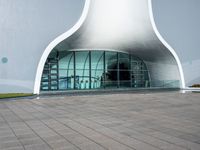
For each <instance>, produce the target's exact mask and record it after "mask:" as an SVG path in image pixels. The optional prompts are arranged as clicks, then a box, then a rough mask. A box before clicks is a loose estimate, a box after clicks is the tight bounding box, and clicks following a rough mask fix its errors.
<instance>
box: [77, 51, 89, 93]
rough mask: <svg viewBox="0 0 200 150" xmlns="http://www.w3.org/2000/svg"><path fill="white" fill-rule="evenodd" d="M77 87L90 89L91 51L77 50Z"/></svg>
mask: <svg viewBox="0 0 200 150" xmlns="http://www.w3.org/2000/svg"><path fill="white" fill-rule="evenodd" d="M75 55H76V84H75V88H76V89H89V84H90V83H89V81H90V80H89V52H88V51H87V52H76V53H75Z"/></svg>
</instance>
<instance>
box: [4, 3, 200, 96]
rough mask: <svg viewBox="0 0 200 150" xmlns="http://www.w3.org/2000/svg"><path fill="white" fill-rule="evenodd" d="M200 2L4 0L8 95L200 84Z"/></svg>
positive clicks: (5, 78)
mask: <svg viewBox="0 0 200 150" xmlns="http://www.w3.org/2000/svg"><path fill="white" fill-rule="evenodd" d="M199 7H200V2H199V1H198V0H191V1H187V0H175V1H174V0H170V1H168V0H166V1H156V0H85V1H83V0H68V1H66V0H59V1H54V0H43V1H40V0H34V1H31V0H28V1H27V0H19V1H14V0H6V1H5V0H0V59H1V62H0V93H8V92H24V93H26V92H29V93H30V92H32V93H35V94H39V93H40V91H58V90H59V91H60V90H84V89H91V90H92V89H111V88H112V89H113V88H132V89H133V90H134V88H154V87H156V88H185V87H187V86H191V85H192V84H194V83H200V76H199V75H200V51H199V50H198V42H199V39H200V38H199V35H200V34H199V33H200V31H199V29H198V27H199V23H200V21H199V20H197V19H196V18H199V16H198V12H199ZM171 14H173V15H171Z"/></svg>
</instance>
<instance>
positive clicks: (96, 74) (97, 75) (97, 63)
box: [91, 51, 104, 89]
mask: <svg viewBox="0 0 200 150" xmlns="http://www.w3.org/2000/svg"><path fill="white" fill-rule="evenodd" d="M103 61H104V52H103V51H94V52H91V68H92V69H91V88H92V89H96V88H103V76H104V62H103Z"/></svg>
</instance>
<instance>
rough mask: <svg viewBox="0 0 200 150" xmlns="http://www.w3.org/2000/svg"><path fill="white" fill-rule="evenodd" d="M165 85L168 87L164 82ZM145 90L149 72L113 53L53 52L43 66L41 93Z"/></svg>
mask: <svg viewBox="0 0 200 150" xmlns="http://www.w3.org/2000/svg"><path fill="white" fill-rule="evenodd" d="M74 54H75V56H74ZM90 54H91V57H90ZM104 54H105V57H104ZM74 57H75V64H74ZM90 58H91V60H90ZM104 58H105V62H104ZM90 62H91V64H90ZM90 65H91V66H90ZM74 67H75V69H76V70H75V73H76V74H75V75H74ZM90 67H91V68H90ZM104 67H105V70H104ZM90 69H91V70H90ZM90 73H91V74H90ZM90 75H91V78H90ZM74 80H75V83H74ZM90 82H91V83H90ZM165 85H166V86H170V85H172V83H171V82H166V83H165ZM149 86H150V81H149V72H148V70H147V67H146V65H145V63H144V62H143V61H142V60H141V59H139V58H138V57H135V56H130V54H126V53H119V52H114V51H109V52H104V51H91V52H89V51H77V52H72V51H67V52H66V51H62V52H57V51H53V52H52V53H51V54H50V55H49V57H48V59H47V61H46V63H45V66H44V70H43V75H42V80H41V90H67V89H74V87H75V89H90V88H91V89H99V88H118V87H119V88H124V87H133V88H140V87H149Z"/></svg>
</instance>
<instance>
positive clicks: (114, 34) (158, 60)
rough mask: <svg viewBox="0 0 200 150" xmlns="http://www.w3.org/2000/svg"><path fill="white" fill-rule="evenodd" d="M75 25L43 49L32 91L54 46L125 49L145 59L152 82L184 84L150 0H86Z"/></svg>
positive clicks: (173, 52) (176, 60)
mask: <svg viewBox="0 0 200 150" xmlns="http://www.w3.org/2000/svg"><path fill="white" fill-rule="evenodd" d="M87 11H88V12H87ZM87 13H88V15H87V17H86V14H87ZM82 23H83V25H82V26H81V24H82ZM77 24H78V26H80V28H79V29H78V28H77V27H78V26H76V25H75V27H73V28H72V29H71V30H70V31H68V32H67V33H65V34H63V35H61V36H60V37H58V38H57V39H55V41H53V42H52V43H51V44H50V45H49V46H48V47H47V49H46V50H45V52H44V54H43V56H42V59H41V61H40V65H39V66H38V72H37V76H36V82H35V83H36V84H35V91H34V92H35V93H39V87H40V85H39V84H40V79H41V74H42V69H43V66H44V63H45V60H46V58H47V57H48V54H49V53H50V52H51V50H52V49H53V48H54V47H53V46H56V47H55V49H58V50H60V51H62V50H69V49H89V50H93V49H94V50H98V49H113V50H120V51H126V52H129V53H132V54H134V55H136V56H139V57H140V58H142V59H143V60H144V61H145V62H146V64H147V66H148V68H149V71H150V74H151V79H152V80H153V81H154V80H180V81H181V85H180V87H184V77H183V74H182V68H181V64H180V61H179V59H178V56H177V55H176V53H175V51H174V50H173V49H172V48H171V47H170V46H169V45H168V44H167V43H166V42H165V41H164V40H163V39H162V37H161V36H160V34H159V33H158V31H157V29H156V27H155V24H154V20H153V15H152V10H151V1H148V0H118V1H115V0H109V1H108V0H101V1H100V0H93V1H89V0H87V1H86V5H85V11H84V12H83V16H82V17H81V19H80V21H79V22H78V23H77ZM76 30H77V31H76ZM75 31H76V32H75ZM69 32H70V34H69ZM73 32H74V33H73ZM58 41H60V43H58ZM57 44H58V45H57ZM51 45H53V46H51Z"/></svg>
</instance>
